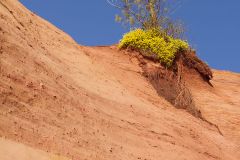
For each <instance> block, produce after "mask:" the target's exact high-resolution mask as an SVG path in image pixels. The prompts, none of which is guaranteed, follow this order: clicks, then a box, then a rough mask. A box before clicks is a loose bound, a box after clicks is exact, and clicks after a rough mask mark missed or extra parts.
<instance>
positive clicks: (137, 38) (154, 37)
mask: <svg viewBox="0 0 240 160" xmlns="http://www.w3.org/2000/svg"><path fill="white" fill-rule="evenodd" d="M188 47H189V46H188V43H187V42H185V41H182V40H180V39H176V38H173V37H171V36H167V35H164V36H163V35H162V33H161V32H159V31H158V30H157V29H150V30H143V29H136V30H133V31H131V32H129V33H127V34H125V35H124V36H123V38H122V40H121V41H120V44H119V48H120V49H125V48H131V49H134V50H137V51H139V52H140V53H142V54H146V55H147V56H151V57H155V58H156V59H158V60H159V61H160V63H162V64H164V65H165V66H166V67H170V66H171V65H172V63H173V60H174V59H175V55H176V53H177V52H180V51H183V50H186V49H187V48H188Z"/></svg>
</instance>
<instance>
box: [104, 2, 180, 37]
mask: <svg viewBox="0 0 240 160" xmlns="http://www.w3.org/2000/svg"><path fill="white" fill-rule="evenodd" d="M107 2H108V3H109V4H110V5H111V6H114V7H116V8H118V9H120V10H121V11H122V13H123V14H122V16H119V15H116V19H115V20H116V21H118V22H123V23H125V24H126V23H127V24H130V26H131V27H135V28H142V29H144V30H147V29H159V30H160V31H162V32H163V33H164V34H167V35H169V36H172V37H174V38H182V36H183V33H184V29H183V26H182V24H181V23H179V22H173V21H171V20H170V18H169V17H168V16H169V14H170V13H172V12H173V11H174V10H175V9H176V7H177V6H179V1H175V0H107Z"/></svg>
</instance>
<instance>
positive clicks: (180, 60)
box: [136, 53, 223, 135]
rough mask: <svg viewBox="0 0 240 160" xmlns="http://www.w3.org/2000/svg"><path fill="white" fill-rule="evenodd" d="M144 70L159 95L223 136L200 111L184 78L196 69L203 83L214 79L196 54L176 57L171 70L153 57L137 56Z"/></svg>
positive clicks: (184, 54) (183, 54)
mask: <svg viewBox="0 0 240 160" xmlns="http://www.w3.org/2000/svg"><path fill="white" fill-rule="evenodd" d="M136 57H137V58H138V59H139V61H140V64H141V67H142V69H143V74H144V76H145V77H147V79H148V80H149V82H150V83H151V84H152V85H153V87H154V88H155V90H156V91H157V93H158V94H159V95H160V96H162V97H164V98H165V99H166V100H167V101H169V102H170V103H171V104H172V105H174V106H175V107H176V108H179V109H185V110H186V111H187V112H189V113H190V114H192V115H193V116H195V117H196V118H199V119H201V120H203V121H204V122H206V123H208V124H209V125H211V126H214V127H215V128H216V129H217V131H218V132H219V134H220V135H223V134H222V132H221V131H220V129H219V127H218V126H217V125H215V124H213V123H211V122H209V121H208V120H207V119H206V118H204V117H203V115H202V113H201V111H200V109H199V108H198V107H197V106H196V105H195V102H194V99H193V96H192V93H191V91H190V90H189V89H188V87H187V84H186V83H187V79H186V78H185V77H184V75H185V70H186V69H187V70H188V69H195V70H196V71H197V72H196V73H199V74H200V75H201V76H202V78H203V80H204V81H203V82H209V80H210V79H211V78H212V72H211V69H210V68H209V67H208V66H207V65H206V64H205V63H204V62H202V61H201V60H200V59H198V57H197V56H196V55H195V53H182V54H179V55H178V56H177V57H176V60H175V62H174V66H173V67H172V68H170V69H166V68H164V67H163V66H162V65H160V64H159V63H155V62H156V61H153V60H152V58H153V57H145V56H144V55H142V54H141V55H137V56H136Z"/></svg>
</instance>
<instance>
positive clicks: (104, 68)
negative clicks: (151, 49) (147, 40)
mask: <svg viewBox="0 0 240 160" xmlns="http://www.w3.org/2000/svg"><path fill="white" fill-rule="evenodd" d="M189 79H191V81H190V83H189V86H190V88H191V92H192V94H193V96H194V100H195V103H196V105H197V106H198V107H199V108H200V109H201V112H202V114H203V115H204V117H205V119H207V120H208V121H210V122H211V123H213V124H215V125H216V126H218V127H219V129H220V130H221V132H222V133H223V135H221V134H219V132H218V131H217V129H216V127H215V126H213V125H210V124H209V123H206V122H205V121H202V120H201V119H198V118H195V117H193V116H192V115H191V114H189V113H188V112H186V111H185V110H181V109H176V108H175V107H174V106H172V105H171V104H170V103H168V102H167V101H166V100H165V99H164V98H162V97H160V96H159V95H158V94H157V92H156V90H155V89H154V88H153V86H152V85H151V84H150V83H149V82H148V81H147V79H146V78H145V77H144V76H142V68H141V67H140V66H139V61H138V59H136V58H135V57H132V56H131V55H129V54H127V53H124V52H120V51H118V50H117V48H116V47H115V46H107V47H85V46H80V45H78V44H77V43H76V42H75V41H74V40H73V39H72V38H71V37H70V36H68V35H67V34H65V33H64V32H63V31H61V30H59V29H57V28H56V27H54V26H53V25H52V24H50V23H48V22H47V21H45V20H43V19H41V18H40V17H38V16H37V15H35V14H34V13H32V12H30V11H29V10H27V9H26V8H25V7H24V6H23V5H22V4H20V2H18V1H17V0H0V137H2V138H1V140H0V153H2V154H4V153H6V154H10V155H11V154H12V153H13V152H14V147H17V146H18V145H20V146H21V147H23V148H25V147H26V148H28V149H27V151H26V152H24V153H23V152H21V153H23V154H24V156H28V155H31V154H34V155H37V157H39V160H41V157H43V158H42V159H44V158H45V157H46V155H47V159H48V158H49V159H50V160H51V157H48V154H55V155H61V156H63V157H67V158H69V159H73V160H108V159H109V160H113V159H114V160H138V159H139V160H159V159H164V160H176V159H178V160H199V159H202V160H204V159H206V160H216V159H217V160H239V159H240V152H239V150H240V96H239V95H240V74H237V73H231V72H224V71H217V70H214V79H213V81H212V84H213V87H210V86H209V85H208V84H203V83H201V82H200V81H199V77H197V75H196V76H195V77H194V76H190V77H189ZM6 143H11V144H12V145H6ZM15 143H18V144H15ZM13 146H14V147H13ZM6 147H8V148H6ZM21 147H20V148H21ZM30 147H31V148H30ZM3 148H4V149H5V150H3ZM40 150H41V151H40ZM46 152H48V153H46ZM14 153H16V154H17V155H18V154H20V153H19V152H17V151H16V152H14ZM38 155H39V156H38ZM2 159H3V160H10V159H11V158H9V157H8V158H6V157H4V156H3V158H2V157H1V160H2ZM54 159H57V158H54Z"/></svg>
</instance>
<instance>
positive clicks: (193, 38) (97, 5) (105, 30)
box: [20, 0, 240, 72]
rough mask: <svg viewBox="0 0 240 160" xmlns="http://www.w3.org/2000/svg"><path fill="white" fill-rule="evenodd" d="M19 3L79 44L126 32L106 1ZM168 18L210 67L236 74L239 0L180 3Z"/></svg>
mask: <svg viewBox="0 0 240 160" xmlns="http://www.w3.org/2000/svg"><path fill="white" fill-rule="evenodd" d="M20 1H21V2H22V3H23V4H24V5H25V6H26V7H27V8H29V9H30V10H32V11H33V12H35V13H36V14H38V15H39V16H41V17H43V18H44V19H46V20H48V21H50V22H51V23H53V24H54V25H55V26H57V27H59V28H60V29H62V30H64V31H65V32H66V33H68V34H70V35H71V36H72V37H73V38H74V39H75V40H76V41H77V42H78V43H79V44H81V45H90V46H94V45H110V44H114V43H117V42H118V41H119V39H121V37H122V34H123V33H125V32H127V31H128V29H127V28H123V27H122V26H121V25H119V24H118V23H116V22H115V21H114V17H115V14H116V13H118V11H117V10H116V9H115V8H112V7H111V6H109V5H108V4H107V3H106V0H34V1H33V0H20ZM172 16H173V17H174V18H179V19H181V20H182V21H183V22H184V24H185V26H186V29H187V36H188V41H189V43H190V44H191V46H192V47H193V48H195V49H196V50H197V54H198V55H199V56H200V57H201V58H202V59H203V60H204V61H206V62H207V63H208V64H209V65H210V66H211V67H213V68H216V69H221V70H231V71H235V72H240V60H239V59H240V1H239V0H182V6H181V8H179V9H178V10H177V11H176V12H175V13H174V15H172Z"/></svg>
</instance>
